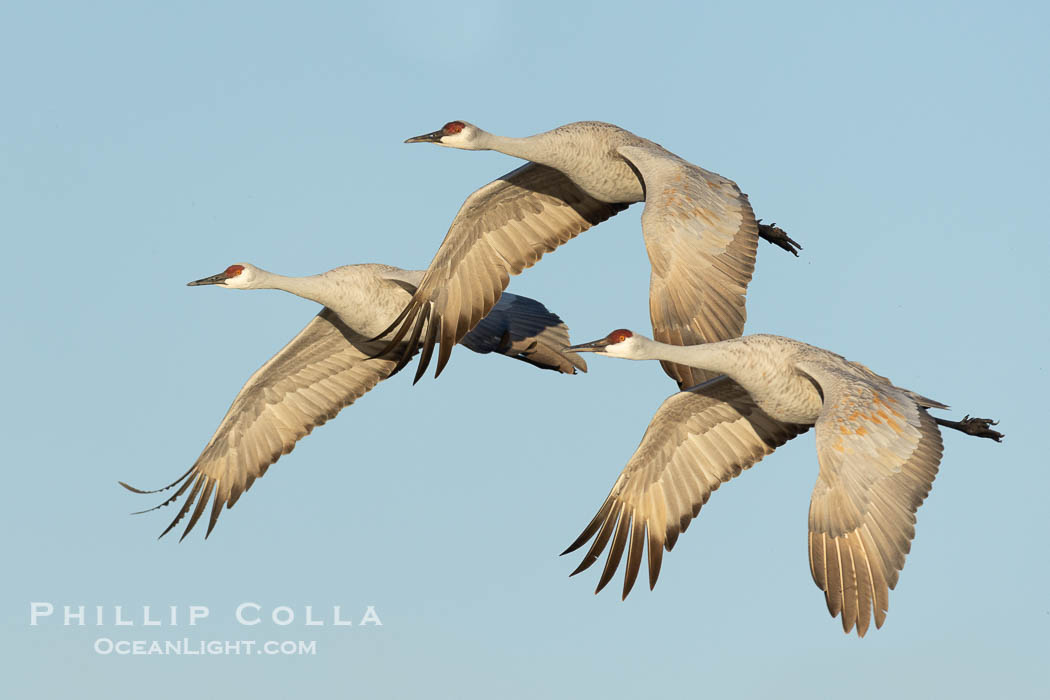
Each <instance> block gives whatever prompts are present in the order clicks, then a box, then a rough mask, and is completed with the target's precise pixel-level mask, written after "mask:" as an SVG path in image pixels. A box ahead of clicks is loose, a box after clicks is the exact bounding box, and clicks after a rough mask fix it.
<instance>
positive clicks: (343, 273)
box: [120, 263, 587, 540]
mask: <svg viewBox="0 0 1050 700" xmlns="http://www.w3.org/2000/svg"><path fill="white" fill-rule="evenodd" d="M422 276H423V271H422V270H415V271H413V270H402V269H400V268H397V267H390V266H388V265H378V264H364V265H347V266H345V267H337V268H335V269H334V270H330V271H328V272H325V273H323V274H320V275H313V276H309V277H285V276H283V275H277V274H274V273H272V272H267V271H266V270H263V269H260V268H258V267H255V266H254V265H250V264H248V263H239V264H236V265H231V266H229V267H228V268H226V270H224V271H223V272H221V273H219V274H217V275H212V276H211V277H205V278H204V279H199V280H196V281H194V282H190V283H189V285H190V286H197V285H211V284H214V285H218V286H221V287H223V288H226V289H281V290H284V291H286V292H291V293H292V294H296V295H298V296H300V297H303V298H306V299H311V300H313V301H316V302H317V303H319V304H322V305H324V307H325V308H324V309H323V310H322V311H321V312H320V313H319V314H318V315H317V316H316V317H314V319H313V320H312V321H310V323H308V324H307V326H306V328H304V329H303V330H302V331H300V333H299V334H298V335H297V336H295V338H293V339H292V340H291V341H290V342H289V343H288V344H287V345H286V346H285V347H284V348H283V349H282V350H280V351H279V352H278V353H277V354H276V355H274V356H273V357H272V358H270V360H269V361H268V362H267V363H266V364H264V365H263V366H262V367H261V368H260V369H259V370H258V371H256V372H255V374H253V375H252V376H251V378H250V379H249V380H248V382H247V383H246V384H245V385H244V386H243V387H242V388H241V390H240V392H239V393H238V394H237V397H236V398H235V399H234V400H233V404H232V405H231V406H230V409H229V411H227V413H226V416H225V417H224V418H223V419H222V422H221V423H220V424H219V427H218V429H217V430H216V431H215V434H214V435H213V436H212V438H211V440H209V441H208V444H207V446H205V448H204V451H203V452H201V455H200V457H198V458H197V461H196V463H194V465H193V466H192V467H190V469H189V470H188V471H187V472H186V473H185V474H183V475H182V476H180V477H179V478H178V479H176V480H175V481H174V482H172V483H171V484H169V485H168V486H165V487H164V488H162V489H156V490H154V491H142V490H140V489H136V488H134V487H132V486H128V485H127V484H125V483H124V482H120V483H121V485H123V486H124V487H125V488H128V489H130V490H131V491H134V492H135V493H157V492H159V491H164V490H167V489H170V488H173V487H175V486H178V485H179V484H180V483H181V487H180V488H179V489H178V491H176V492H175V494H174V495H173V496H171V498H169V499H168V500H166V501H165V502H164V503H162V504H160V505H159V506H157V507H156V508H160V507H161V506H165V505H168V504H169V503H172V502H174V501H176V500H177V499H178V498H179V497H181V496H182V495H183V494H184V493H185V492H186V491H187V489H189V488H190V487H191V486H192V490H190V492H189V495H188V496H187V497H186V500H185V502H184V503H183V505H182V508H181V509H180V510H179V512H178V514H177V515H176V516H175V519H174V520H172V522H171V524H170V525H168V527H167V529H166V530H164V532H162V533H161V537H163V536H164V535H165V534H167V533H168V531H170V530H171V529H172V528H174V527H175V525H176V524H177V523H178V522H179V520H181V519H182V517H183V516H184V515H186V513H188V512H189V510H190V508H191V507H193V505H194V503H196V508H195V509H194V511H193V514H192V515H191V516H190V520H189V522H188V524H187V525H186V529H185V531H183V533H182V538H185V537H186V535H187V534H189V532H190V530H192V529H193V526H194V525H196V524H197V521H198V520H199V519H200V517H201V514H202V513H203V512H204V508H205V506H206V505H207V503H208V499H209V497H210V496H212V492H213V491H214V499H213V502H212V510H211V520H210V522H209V523H208V531H207V534H206V535H205V537H207V536H208V535H210V534H211V531H212V529H213V528H214V527H215V522H216V520H218V517H219V514H220V512H221V510H222V507H223V505H225V506H226V507H227V508H232V507H233V504H234V503H236V502H237V499H238V498H240V496H241V494H242V493H244V492H245V491H247V490H248V489H249V488H250V487H251V485H252V483H253V482H254V481H255V480H256V479H257V478H259V477H261V476H262V475H263V474H264V473H266V470H267V468H268V467H269V466H270V465H271V464H273V463H274V462H276V461H277V460H278V459H279V458H280V457H281V455H283V454H287V453H288V452H291V450H292V448H293V447H295V443H296V442H297V441H299V440H300V439H302V438H303V437H305V436H306V435H308V434H309V433H310V431H311V430H313V429H314V428H315V427H317V426H319V425H321V424H322V423H324V422H325V421H327V420H329V419H331V418H334V417H335V415H336V414H337V413H339V411H340V410H341V409H343V408H344V407H346V406H348V405H350V404H351V403H353V402H354V401H355V400H356V399H358V398H360V397H361V396H362V395H363V394H365V392H367V391H368V390H369V389H371V388H372V387H374V386H375V385H376V384H378V383H379V382H380V381H382V380H384V379H386V378H387V377H389V376H391V375H392V374H393V373H394V372H395V371H396V363H395V362H394V361H393V360H390V359H383V358H375V357H373V355H375V354H376V353H377V352H378V350H379V347H380V345H381V342H380V341H374V340H371V341H370V340H369V338H371V337H372V336H374V335H376V334H377V333H380V332H381V331H382V329H383V328H384V327H386V326H387V325H388V324H389V323H390V320H391V319H392V318H394V317H395V316H396V315H397V314H398V312H399V311H400V310H401V309H402V308H403V307H404V305H405V303H406V302H407V301H408V299H409V297H410V296H411V295H412V292H414V291H415V289H416V286H417V285H418V284H419V280H420V279H421V278H422ZM568 340H569V332H568V329H567V328H566V326H565V324H563V323H562V322H561V319H560V318H558V317H557V316H556V315H555V314H553V313H551V312H550V311H548V310H547V309H546V307H544V306H543V304H541V303H539V302H537V301H535V300H533V299H529V298H527V297H522V296H518V295H514V294H504V295H503V296H502V297H501V298H500V300H499V303H498V304H496V305H495V306H494V307H493V308H492V310H491V311H490V312H489V314H488V315H487V316H486V317H485V318H484V319H483V320H482V321H481V323H479V324H478V325H477V327H475V328H474V330H473V331H471V332H470V333H468V334H467V335H466V336H464V337H463V338H462V341H461V342H462V344H463V345H465V346H467V347H468V348H470V349H471V350H473V351H475V352H478V353H489V352H497V353H500V354H503V355H507V356H508V357H512V358H514V359H518V360H522V361H525V362H528V363H530V364H533V365H536V366H537V367H541V368H545V369H554V370H558V371H560V372H564V373H567V374H573V373H575V371H576V369H577V368H578V369H580V370H582V371H586V369H587V365H586V363H584V361H583V360H582V358H580V357H579V356H577V355H575V354H573V353H571V352H565V346H566V345H567V344H568ZM382 342H385V341H382ZM414 350H415V349H414V348H413V349H411V350H408V352H413V351H414ZM198 497H199V498H198ZM156 508H151V509H150V510H156ZM142 512H148V511H142ZM182 538H180V540H181V539H182Z"/></svg>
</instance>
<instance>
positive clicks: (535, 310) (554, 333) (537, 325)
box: [460, 293, 587, 374]
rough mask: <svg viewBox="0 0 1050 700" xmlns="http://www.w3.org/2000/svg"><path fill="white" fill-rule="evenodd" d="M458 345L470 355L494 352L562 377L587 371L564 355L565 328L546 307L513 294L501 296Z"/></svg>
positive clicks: (573, 357) (579, 360)
mask: <svg viewBox="0 0 1050 700" xmlns="http://www.w3.org/2000/svg"><path fill="white" fill-rule="evenodd" d="M460 344H461V345H464V346H466V347H467V348H470V349H471V350H473V351H474V352H477V353H481V354H485V353H490V352H498V353H501V354H504V355H506V356H508V357H512V358H514V359H517V360H522V361H524V362H528V363H530V364H533V365H536V366H538V367H542V368H545V369H553V370H557V371H559V372H563V373H565V374H574V373H575V372H576V370H577V369H579V370H580V371H581V372H586V371H587V363H586V362H584V360H583V358H582V357H580V356H579V355H577V354H576V353H574V352H566V351H565V347H566V346H568V345H569V328H568V326H566V325H565V324H564V323H563V322H562V320H561V319H560V318H559V317H558V315H557V314H554V313H552V312H551V311H549V310H548V309H547V307H546V306H544V305H543V304H541V303H540V302H538V301H536V300H535V299H530V298H529V297H523V296H519V295H517V294H510V293H504V294H503V295H502V296H500V298H499V301H497V302H496V305H495V306H493V307H492V310H491V311H489V313H488V315H487V316H485V318H483V319H481V321H479V322H478V324H477V325H476V326H474V328H473V330H471V331H470V332H469V333H467V334H466V335H465V336H463V339H462V340H461V341H460Z"/></svg>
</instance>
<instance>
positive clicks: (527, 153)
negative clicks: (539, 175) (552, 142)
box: [477, 131, 559, 167]
mask: <svg viewBox="0 0 1050 700" xmlns="http://www.w3.org/2000/svg"><path fill="white" fill-rule="evenodd" d="M545 136H546V134H536V135H534V136H525V137H523V138H515V137H512V136H497V135H496V134H490V133H488V132H487V131H484V132H481V133H479V134H478V138H477V143H478V146H479V147H480V148H481V149H485V150H489V151H499V152H500V153H506V154H507V155H508V156H514V157H515V158H522V159H524V160H531V161H533V162H534V163H541V164H543V165H549V166H551V167H558V165H559V164H558V163H555V162H552V158H553V157H554V155H555V154H554V152H553V151H552V149H551V148H550V147H549V144H548V139H546V138H545Z"/></svg>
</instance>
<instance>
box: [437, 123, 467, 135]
mask: <svg viewBox="0 0 1050 700" xmlns="http://www.w3.org/2000/svg"><path fill="white" fill-rule="evenodd" d="M464 126H466V125H465V124H464V123H463V122H449V123H448V124H445V126H443V127H441V132H442V133H444V134H446V135H448V136H451V135H452V134H458V133H459V132H461V131H463V127H464Z"/></svg>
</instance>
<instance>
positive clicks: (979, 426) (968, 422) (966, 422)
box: [933, 416, 1006, 442]
mask: <svg viewBox="0 0 1050 700" xmlns="http://www.w3.org/2000/svg"><path fill="white" fill-rule="evenodd" d="M933 419H934V420H935V421H937V425H943V426H944V427H945V428H951V429H952V430H958V431H961V432H964V433H966V434H967V435H975V436H976V437H983V438H988V439H990V440H995V441H996V442H1002V441H1003V438H1004V437H1006V436H1005V435H1003V434H1002V433H1000V432H999V431H998V430H992V429H991V427H990V426H993V425H999V421H997V420H992V419H990V418H970V416H966V417H965V418H963V419H962V420H960V421H954V420H945V419H944V418H937V417H936V416H934V417H933Z"/></svg>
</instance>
